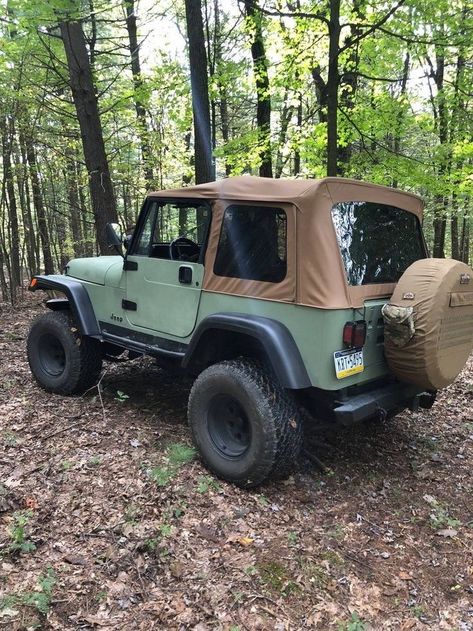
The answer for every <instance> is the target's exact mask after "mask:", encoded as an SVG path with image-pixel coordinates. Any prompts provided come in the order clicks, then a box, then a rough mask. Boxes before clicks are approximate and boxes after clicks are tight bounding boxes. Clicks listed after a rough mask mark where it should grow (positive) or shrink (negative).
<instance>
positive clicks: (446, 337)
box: [383, 259, 473, 390]
mask: <svg viewBox="0 0 473 631" xmlns="http://www.w3.org/2000/svg"><path fill="white" fill-rule="evenodd" d="M383 317H384V331H385V335H384V338H385V339H384V348H385V354H386V360H387V362H388V365H389V367H390V369H391V370H392V372H393V373H394V375H395V376H396V377H397V378H398V379H399V380H401V381H406V382H408V383H412V384H415V385H418V386H420V387H422V388H426V389H428V390H437V389H439V388H444V387H445V386H448V385H449V384H450V383H452V381H453V380H454V379H455V377H456V376H457V375H458V373H459V372H460V371H461V370H462V368H463V367H464V365H465V363H466V361H467V359H468V357H469V355H470V353H471V351H472V348H473V270H471V268H470V267H469V266H468V265H466V264H465V263H461V262H460V261H454V260H452V259H422V260H420V261H416V262H415V263H413V264H412V265H411V266H410V267H408V268H407V270H406V271H405V272H404V274H403V275H402V277H401V279H400V280H399V282H398V284H397V286H396V289H395V291H394V293H393V295H392V297H391V300H390V302H389V304H387V305H385V306H384V308H383Z"/></svg>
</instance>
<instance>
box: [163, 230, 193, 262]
mask: <svg viewBox="0 0 473 631" xmlns="http://www.w3.org/2000/svg"><path fill="white" fill-rule="evenodd" d="M181 245H185V246H187V247H186V252H185V255H186V257H187V258H186V259H182V258H181V257H182V255H183V254H184V252H183V253H182V254H181V252H180V251H179V246H181ZM199 254H200V247H199V245H198V244H197V243H196V242H195V241H192V239H188V238H187V237H182V236H181V237H177V238H176V239H173V240H172V241H171V243H170V244H169V258H170V259H171V261H179V260H181V261H182V260H187V261H190V260H192V258H193V257H195V256H198V255H199Z"/></svg>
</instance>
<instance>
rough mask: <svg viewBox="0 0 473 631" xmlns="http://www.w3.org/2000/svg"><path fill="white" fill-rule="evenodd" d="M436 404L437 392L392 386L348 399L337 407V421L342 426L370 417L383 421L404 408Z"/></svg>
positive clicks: (412, 408) (397, 384)
mask: <svg viewBox="0 0 473 631" xmlns="http://www.w3.org/2000/svg"><path fill="white" fill-rule="evenodd" d="M434 401H435V392H424V391H419V388H417V387H416V386H410V385H407V384H404V383H391V384H388V385H384V386H380V387H377V388H375V389H373V390H370V391H369V392H364V393H362V394H357V395H353V396H348V397H347V398H346V399H343V400H341V401H338V402H337V403H336V404H335V406H334V415H335V419H336V420H337V421H338V422H339V423H341V424H342V425H351V424H352V423H357V422H359V421H364V420H366V419H369V418H376V417H378V418H379V419H380V420H383V419H385V418H386V417H387V416H390V415H392V414H395V413H396V412H400V411H401V410H403V409H405V408H409V409H411V410H414V411H415V410H417V409H418V408H419V407H423V408H429V407H431V406H432V405H433V403H434Z"/></svg>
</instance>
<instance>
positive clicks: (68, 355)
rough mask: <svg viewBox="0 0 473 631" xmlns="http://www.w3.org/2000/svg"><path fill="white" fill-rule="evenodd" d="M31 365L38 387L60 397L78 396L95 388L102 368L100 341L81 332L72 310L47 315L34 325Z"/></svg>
mask: <svg viewBox="0 0 473 631" xmlns="http://www.w3.org/2000/svg"><path fill="white" fill-rule="evenodd" d="M27 354H28V363H29V365H30V368H31V372H32V373H33V376H34V378H35V379H36V381H37V382H38V384H39V385H40V386H41V387H42V388H43V389H44V390H47V391H48V392H54V393H56V394H78V393H81V392H84V391H85V390H87V389H88V388H90V387H92V386H93V385H95V384H96V383H97V381H98V378H99V375H100V370H101V368H102V349H101V346H100V342H98V341H97V340H94V339H92V338H88V337H83V336H81V335H80V333H79V332H78V330H77V328H76V326H75V324H74V321H73V319H72V317H71V314H70V313H69V311H51V312H49V313H43V314H42V315H40V316H38V317H37V318H36V320H34V322H33V324H32V325H31V328H30V332H29V334H28V340H27Z"/></svg>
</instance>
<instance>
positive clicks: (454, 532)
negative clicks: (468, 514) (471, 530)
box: [437, 528, 458, 537]
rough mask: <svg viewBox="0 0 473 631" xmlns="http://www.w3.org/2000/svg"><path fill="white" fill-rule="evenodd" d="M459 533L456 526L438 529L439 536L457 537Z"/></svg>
mask: <svg viewBox="0 0 473 631" xmlns="http://www.w3.org/2000/svg"><path fill="white" fill-rule="evenodd" d="M457 535H458V530H455V529H454V528H445V529H444V530H438V531H437V537H456V536H457Z"/></svg>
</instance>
